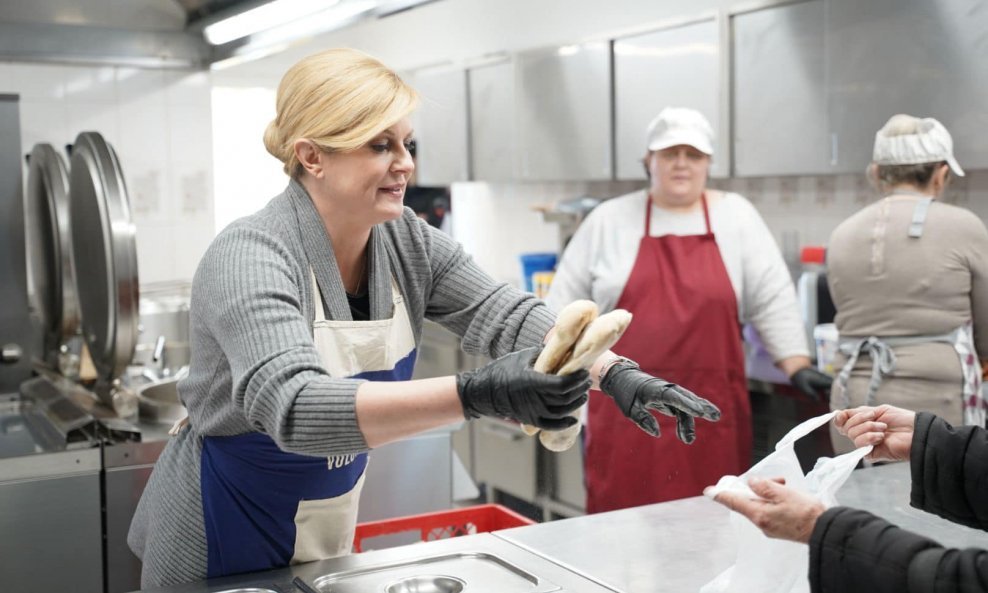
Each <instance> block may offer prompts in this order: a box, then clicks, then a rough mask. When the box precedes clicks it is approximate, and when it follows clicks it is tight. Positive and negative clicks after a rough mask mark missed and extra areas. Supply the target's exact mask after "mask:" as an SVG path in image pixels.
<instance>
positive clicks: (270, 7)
mask: <svg viewBox="0 0 988 593" xmlns="http://www.w3.org/2000/svg"><path fill="white" fill-rule="evenodd" d="M339 2H340V0H273V1H272V2H268V3H267V4H264V5H262V6H258V7H257V8H253V9H251V10H247V11H244V12H241V13H240V14H237V15H234V16H232V17H230V18H227V19H223V20H222V21H219V22H216V23H213V24H212V25H209V26H208V27H206V28H205V29H203V31H202V33H203V35H204V36H205V37H206V41H208V42H209V43H211V44H213V45H223V44H224V43H228V42H230V41H233V40H234V39H240V38H241V37H246V36H248V35H252V34H254V33H257V32H258V31H264V30H266V29H271V28H274V27H279V26H282V25H285V24H287V23H291V22H292V21H296V20H298V19H301V18H302V17H306V16H310V15H313V14H315V13H317V12H322V11H323V10H326V9H327V8H330V7H331V6H333V5H335V4H339Z"/></svg>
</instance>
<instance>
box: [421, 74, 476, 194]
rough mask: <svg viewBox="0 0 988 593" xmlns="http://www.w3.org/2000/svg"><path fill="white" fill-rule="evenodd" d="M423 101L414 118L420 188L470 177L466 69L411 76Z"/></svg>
mask: <svg viewBox="0 0 988 593" xmlns="http://www.w3.org/2000/svg"><path fill="white" fill-rule="evenodd" d="M409 79H410V80H409V82H410V83H411V84H412V85H413V86H414V87H415V88H416V90H418V92H419V95H421V98H422V102H421V104H420V105H419V108H418V109H417V110H416V111H415V113H413V115H412V125H413V126H414V128H415V139H416V142H417V144H418V157H417V159H416V160H417V162H416V169H417V171H418V183H419V185H449V184H450V183H453V182H454V181H466V180H468V179H469V178H470V160H469V157H470V153H469V141H468V134H469V132H468V130H467V78H466V71H465V70H463V69H442V70H425V71H418V72H415V73H414V74H412V75H411V76H410V77H409Z"/></svg>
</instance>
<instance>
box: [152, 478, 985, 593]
mask: <svg viewBox="0 0 988 593" xmlns="http://www.w3.org/2000/svg"><path fill="white" fill-rule="evenodd" d="M908 498H909V466H908V464H905V463H900V464H893V465H886V466H881V467H876V468H867V469H861V470H857V471H855V472H854V473H853V474H852V475H851V478H850V479H849V480H848V482H847V484H845V485H844V487H843V488H842V489H841V491H840V492H839V494H838V499H839V500H840V502H841V504H844V505H847V506H854V507H858V508H863V509H865V510H868V511H871V512H873V513H875V514H877V515H879V516H882V517H885V518H887V519H889V520H891V521H893V522H894V523H896V524H897V525H899V526H901V527H904V528H907V529H911V530H913V531H918V532H920V533H923V534H924V535H926V536H927V537H932V538H934V539H936V540H938V541H940V542H941V543H943V544H945V545H948V546H978V547H984V548H988V534H986V533H983V532H980V531H976V530H972V529H968V528H966V527H961V526H959V525H954V524H953V523H950V522H948V521H945V520H943V519H939V518H937V517H934V516H932V515H929V514H927V513H924V512H922V511H918V510H916V509H913V508H911V507H909V506H908ZM491 540H497V541H500V542H502V543H503V544H510V545H509V546H507V547H505V545H500V546H498V545H497V544H492V543H490V542H491ZM511 548H516V549H517V552H511V551H510V550H511ZM490 549H496V550H498V554H501V555H505V554H507V556H506V557H508V558H516V559H519V558H520V559H523V560H524V562H534V561H533V560H531V558H538V557H541V558H545V559H547V560H549V561H550V562H547V563H545V564H537V566H539V567H540V568H539V569H540V570H545V571H546V572H545V573H543V575H544V576H546V578H548V579H549V580H550V581H552V582H554V583H555V584H557V585H559V586H561V587H563V589H562V590H563V591H570V590H572V591H581V592H591V591H607V590H615V591H624V592H627V593H657V592H664V591H670V592H673V591H674V592H676V593H686V592H691V591H698V590H699V589H700V587H701V586H703V585H704V584H706V583H707V582H708V581H710V580H711V579H712V578H714V577H715V576H717V575H718V574H719V573H720V572H722V571H723V570H724V569H726V568H727V567H728V566H730V565H731V564H733V563H734V557H735V554H736V551H737V550H736V543H735V538H734V532H733V530H732V529H731V526H730V522H729V512H728V510H727V509H726V508H724V507H722V506H721V505H719V504H717V503H715V502H713V501H711V500H709V499H706V498H704V497H695V498H687V499H684V500H677V501H674V502H668V503H662V504H655V505H649V506H644V507H638V508H633V509H626V510H622V511H614V512H611V513H602V514H599V515H588V516H584V517H576V518H573V519H565V520H561V521H554V522H551V523H542V524H539V525H531V526H528V527H518V528H515V529H507V530H504V531H498V532H494V533H493V534H482V535H478V536H470V537H466V538H456V539H453V540H443V541H441V542H432V543H429V544H415V545H412V546H405V547H401V548H394V549H391V550H382V551H380V552H370V553H365V554H358V555H355V556H348V557H345V558H338V559H334V560H326V561H323V562H316V563H311V564H304V565H300V566H294V567H291V568H288V569H282V570H277V571H270V572H267V573H260V574H256V575H247V576H243V577H230V578H226V579H218V580H214V581H211V582H209V583H205V582H204V583H194V584H190V585H184V586H180V587H171V588H166V589H149V590H147V591H146V592H145V593H166V592H167V593H205V592H219V591H224V590H229V589H232V588H235V587H266V588H268V589H269V590H272V591H275V592H278V591H283V592H284V593H288V592H292V591H294V590H293V589H292V586H291V580H292V578H293V577H294V576H301V577H302V578H303V579H305V580H306V582H308V583H313V582H315V581H316V579H317V578H318V577H319V576H320V575H327V574H331V573H334V572H339V571H350V570H354V569H358V568H361V567H367V566H370V565H373V564H374V563H380V562H390V561H394V560H395V559H399V558H400V559H405V558H409V557H411V556H415V555H420V556H425V555H430V554H433V553H446V552H450V551H463V550H475V551H484V550H490ZM506 550H507V551H506ZM524 552H528V554H525V553H524ZM519 553H520V555H519ZM526 566H531V565H530V564H529V565H526ZM553 566H554V567H555V568H551V567H553ZM547 567H550V568H547ZM561 569H565V570H561ZM550 574H551V575H552V576H549V575H550ZM566 575H570V576H566ZM578 576H579V577H582V578H583V579H585V580H583V579H580V578H578ZM566 579H575V580H566ZM567 583H571V584H569V585H567ZM566 587H577V588H566ZM374 590H376V589H374ZM323 591H324V592H327V591H335V589H332V588H328V587H327V588H325V589H323Z"/></svg>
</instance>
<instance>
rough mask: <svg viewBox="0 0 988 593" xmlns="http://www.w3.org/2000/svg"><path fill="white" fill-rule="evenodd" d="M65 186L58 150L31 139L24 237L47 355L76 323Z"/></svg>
mask: <svg viewBox="0 0 988 593" xmlns="http://www.w3.org/2000/svg"><path fill="white" fill-rule="evenodd" d="M68 190H69V176H68V170H67V169H66V167H65V161H64V160H63V159H62V156H61V155H60V154H59V153H58V151H56V150H55V149H54V148H53V147H52V145H51V144H36V145H35V146H34V148H33V149H32V150H31V156H30V159H29V168H28V175H27V200H26V203H25V205H24V214H25V221H26V228H25V237H26V239H27V241H28V250H27V253H28V269H29V270H30V272H29V277H30V279H31V280H30V282H31V287H32V293H33V295H34V303H35V304H36V305H37V311H36V313H37V315H38V317H39V318H40V320H41V325H42V328H43V331H44V334H45V341H44V348H45V351H44V358H45V359H46V360H48V359H50V358H51V357H53V356H54V355H55V353H57V351H58V347H59V345H60V344H61V342H62V340H63V339H64V338H69V337H71V336H73V335H75V333H76V331H77V330H78V328H79V299H78V297H77V296H76V288H75V268H74V265H73V262H72V243H71V232H70V229H69V193H68Z"/></svg>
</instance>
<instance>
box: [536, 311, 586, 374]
mask: <svg viewBox="0 0 988 593" xmlns="http://www.w3.org/2000/svg"><path fill="white" fill-rule="evenodd" d="M597 312H598V311H597V304H596V303H594V302H593V301H587V300H580V301H573V302H572V303H570V304H568V305H566V306H565V307H563V309H562V311H560V312H559V316H558V317H556V325H555V328H554V329H555V331H553V332H552V335H551V336H549V341H548V342H546V345H545V348H543V349H542V353H541V354H539V358H538V360H536V361H535V370H537V371H539V372H540V373H546V374H549V375H556V374H565V373H557V372H556V371H557V370H558V369H559V368H560V367H561V366H563V364H564V363H565V362H566V361H567V360H568V359H569V356H570V352H571V351H572V350H573V347H574V346H576V343H577V341H578V340H579V339H580V336H581V335H582V334H583V330H584V329H586V328H587V326H588V325H590V322H592V321H593V320H594V319H596V318H597ZM571 372H572V371H571Z"/></svg>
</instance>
